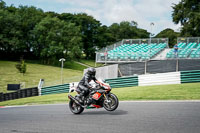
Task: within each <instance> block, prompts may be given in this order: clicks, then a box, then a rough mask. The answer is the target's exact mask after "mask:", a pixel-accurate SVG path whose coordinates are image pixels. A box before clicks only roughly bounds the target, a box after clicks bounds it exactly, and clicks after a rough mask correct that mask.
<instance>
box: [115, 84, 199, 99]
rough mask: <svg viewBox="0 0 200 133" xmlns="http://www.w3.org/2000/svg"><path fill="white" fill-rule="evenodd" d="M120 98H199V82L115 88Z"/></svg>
mask: <svg viewBox="0 0 200 133" xmlns="http://www.w3.org/2000/svg"><path fill="white" fill-rule="evenodd" d="M112 92H113V93H115V94H116V95H117V96H118V97H119V99H120V100H195V99H199V100H200V83H188V84H176V85H158V86H139V87H127V88H116V89H113V91H112Z"/></svg>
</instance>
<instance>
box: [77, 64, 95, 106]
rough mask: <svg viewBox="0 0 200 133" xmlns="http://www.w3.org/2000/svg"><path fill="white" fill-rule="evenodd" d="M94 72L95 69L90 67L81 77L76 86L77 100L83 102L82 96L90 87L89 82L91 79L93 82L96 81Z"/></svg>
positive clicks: (85, 94)
mask: <svg viewBox="0 0 200 133" xmlns="http://www.w3.org/2000/svg"><path fill="white" fill-rule="evenodd" d="M95 74H96V70H95V69H94V68H93V67H90V68H88V70H87V72H86V73H85V74H84V76H83V78H82V79H81V81H80V82H79V84H78V87H77V91H78V92H80V93H79V95H77V100H78V101H79V102H81V103H83V101H82V97H83V96H87V95H88V93H89V88H92V86H91V85H90V84H89V82H90V81H91V80H93V81H94V82H96V81H97V79H96V77H95Z"/></svg>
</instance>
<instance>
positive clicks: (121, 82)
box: [106, 76, 138, 88]
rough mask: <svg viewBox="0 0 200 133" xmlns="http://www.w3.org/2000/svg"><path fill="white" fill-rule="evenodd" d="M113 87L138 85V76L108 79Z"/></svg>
mask: <svg viewBox="0 0 200 133" xmlns="http://www.w3.org/2000/svg"><path fill="white" fill-rule="evenodd" d="M106 82H107V83H109V84H110V86H111V87H112V88H120V87H131V86H138V76H134V77H123V78H115V79H106Z"/></svg>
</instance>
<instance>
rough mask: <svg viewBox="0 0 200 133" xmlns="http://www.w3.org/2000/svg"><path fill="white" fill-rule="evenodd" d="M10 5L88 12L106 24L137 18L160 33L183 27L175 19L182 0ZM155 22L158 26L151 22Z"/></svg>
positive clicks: (45, 0)
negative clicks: (174, 5) (177, 5)
mask: <svg viewBox="0 0 200 133" xmlns="http://www.w3.org/2000/svg"><path fill="white" fill-rule="evenodd" d="M3 1H4V2H6V4H7V5H8V6H10V5H11V4H13V5H14V6H16V7H18V6H19V5H23V6H25V5H26V6H35V7H37V8H41V9H42V10H43V11H45V12H46V11H54V12H56V13H87V14H88V15H91V16H93V17H94V18H95V19H97V20H99V21H100V22H101V23H102V24H103V25H107V26H110V25H111V24H112V23H120V22H121V21H129V22H131V21H136V22H137V23H138V27H139V28H143V29H146V30H147V31H148V32H151V33H153V34H155V35H156V34H158V33H159V32H160V31H162V30H164V29H166V28H171V29H173V30H175V31H179V30H180V24H178V25H176V24H174V23H173V22H172V11H173V9H172V7H171V6H172V5H173V4H178V3H179V1H180V0H3ZM151 23H154V25H151Z"/></svg>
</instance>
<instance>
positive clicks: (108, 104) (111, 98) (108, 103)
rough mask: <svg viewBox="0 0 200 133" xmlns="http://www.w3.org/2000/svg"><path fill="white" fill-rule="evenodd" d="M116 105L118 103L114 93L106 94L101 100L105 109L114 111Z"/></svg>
mask: <svg viewBox="0 0 200 133" xmlns="http://www.w3.org/2000/svg"><path fill="white" fill-rule="evenodd" d="M118 105H119V101H118V98H117V96H116V95H115V94H112V93H110V94H109V95H108V96H107V99H105V100H104V102H103V107H104V108H105V109H106V110H107V111H114V110H115V109H117V107H118Z"/></svg>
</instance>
